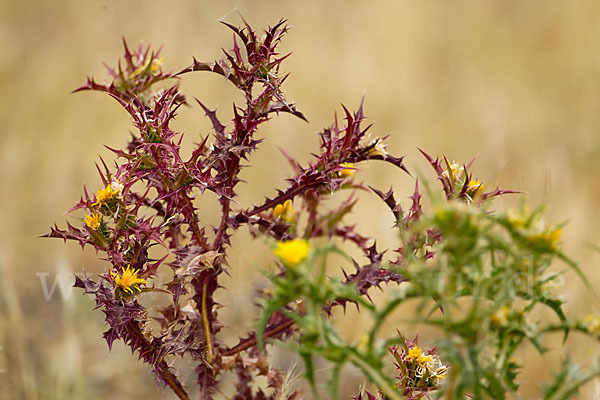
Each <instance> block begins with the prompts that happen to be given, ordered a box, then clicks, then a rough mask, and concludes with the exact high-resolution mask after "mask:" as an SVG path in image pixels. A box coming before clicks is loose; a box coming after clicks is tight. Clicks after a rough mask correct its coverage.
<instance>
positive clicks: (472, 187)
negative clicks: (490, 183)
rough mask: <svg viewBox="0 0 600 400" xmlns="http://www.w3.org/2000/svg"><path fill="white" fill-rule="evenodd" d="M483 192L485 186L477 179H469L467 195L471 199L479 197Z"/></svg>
mask: <svg viewBox="0 0 600 400" xmlns="http://www.w3.org/2000/svg"><path fill="white" fill-rule="evenodd" d="M483 192H485V185H484V184H483V183H481V182H480V181H479V180H478V179H471V180H470V181H469V186H468V187H467V194H468V195H469V196H471V198H472V199H474V198H476V197H479V196H481V195H482V194H483Z"/></svg>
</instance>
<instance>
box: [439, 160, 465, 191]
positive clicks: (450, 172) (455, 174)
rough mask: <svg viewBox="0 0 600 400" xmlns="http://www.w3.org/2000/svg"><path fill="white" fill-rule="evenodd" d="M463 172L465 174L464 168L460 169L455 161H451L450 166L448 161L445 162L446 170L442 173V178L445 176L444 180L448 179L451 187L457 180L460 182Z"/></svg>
mask: <svg viewBox="0 0 600 400" xmlns="http://www.w3.org/2000/svg"><path fill="white" fill-rule="evenodd" d="M464 172H465V169H464V167H461V166H460V165H459V164H458V163H457V162H456V161H452V164H450V163H449V162H448V161H446V170H445V171H444V172H442V176H445V177H446V178H448V180H449V181H450V183H451V184H452V185H454V183H455V182H456V181H457V180H461V181H462V178H461V176H462V175H463V173H464ZM459 175H460V176H459Z"/></svg>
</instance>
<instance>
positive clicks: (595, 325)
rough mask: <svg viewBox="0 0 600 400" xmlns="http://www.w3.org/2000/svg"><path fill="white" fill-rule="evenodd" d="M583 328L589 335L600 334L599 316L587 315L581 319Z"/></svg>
mask: <svg viewBox="0 0 600 400" xmlns="http://www.w3.org/2000/svg"><path fill="white" fill-rule="evenodd" d="M582 322H583V326H584V327H585V329H587V331H588V332H589V333H591V334H595V335H599V334H600V316H598V315H594V314H588V315H586V316H585V317H584V318H583V321H582Z"/></svg>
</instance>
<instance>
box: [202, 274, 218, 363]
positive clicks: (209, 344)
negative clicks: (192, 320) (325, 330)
mask: <svg viewBox="0 0 600 400" xmlns="http://www.w3.org/2000/svg"><path fill="white" fill-rule="evenodd" d="M207 288H208V282H207V281H206V280H205V281H204V283H203V284H202V330H203V332H204V339H205V340H206V361H208V363H209V364H211V363H212V362H213V360H214V359H215V353H214V346H213V339H212V333H211V329H210V328H211V327H210V321H209V318H208V309H207V308H208V307H207V306H206V292H207Z"/></svg>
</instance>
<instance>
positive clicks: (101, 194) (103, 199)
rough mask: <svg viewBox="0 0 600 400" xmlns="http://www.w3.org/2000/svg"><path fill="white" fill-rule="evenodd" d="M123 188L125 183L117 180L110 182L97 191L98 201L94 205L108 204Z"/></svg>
mask: <svg viewBox="0 0 600 400" xmlns="http://www.w3.org/2000/svg"><path fill="white" fill-rule="evenodd" d="M122 188H123V185H121V184H119V183H117V182H112V183H109V184H108V185H106V187H105V188H104V189H100V190H98V191H97V192H96V202H95V203H94V204H93V205H103V204H108V202H109V201H111V200H112V199H113V198H115V197H116V196H118V194H119V192H120V191H121V189H122Z"/></svg>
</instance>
